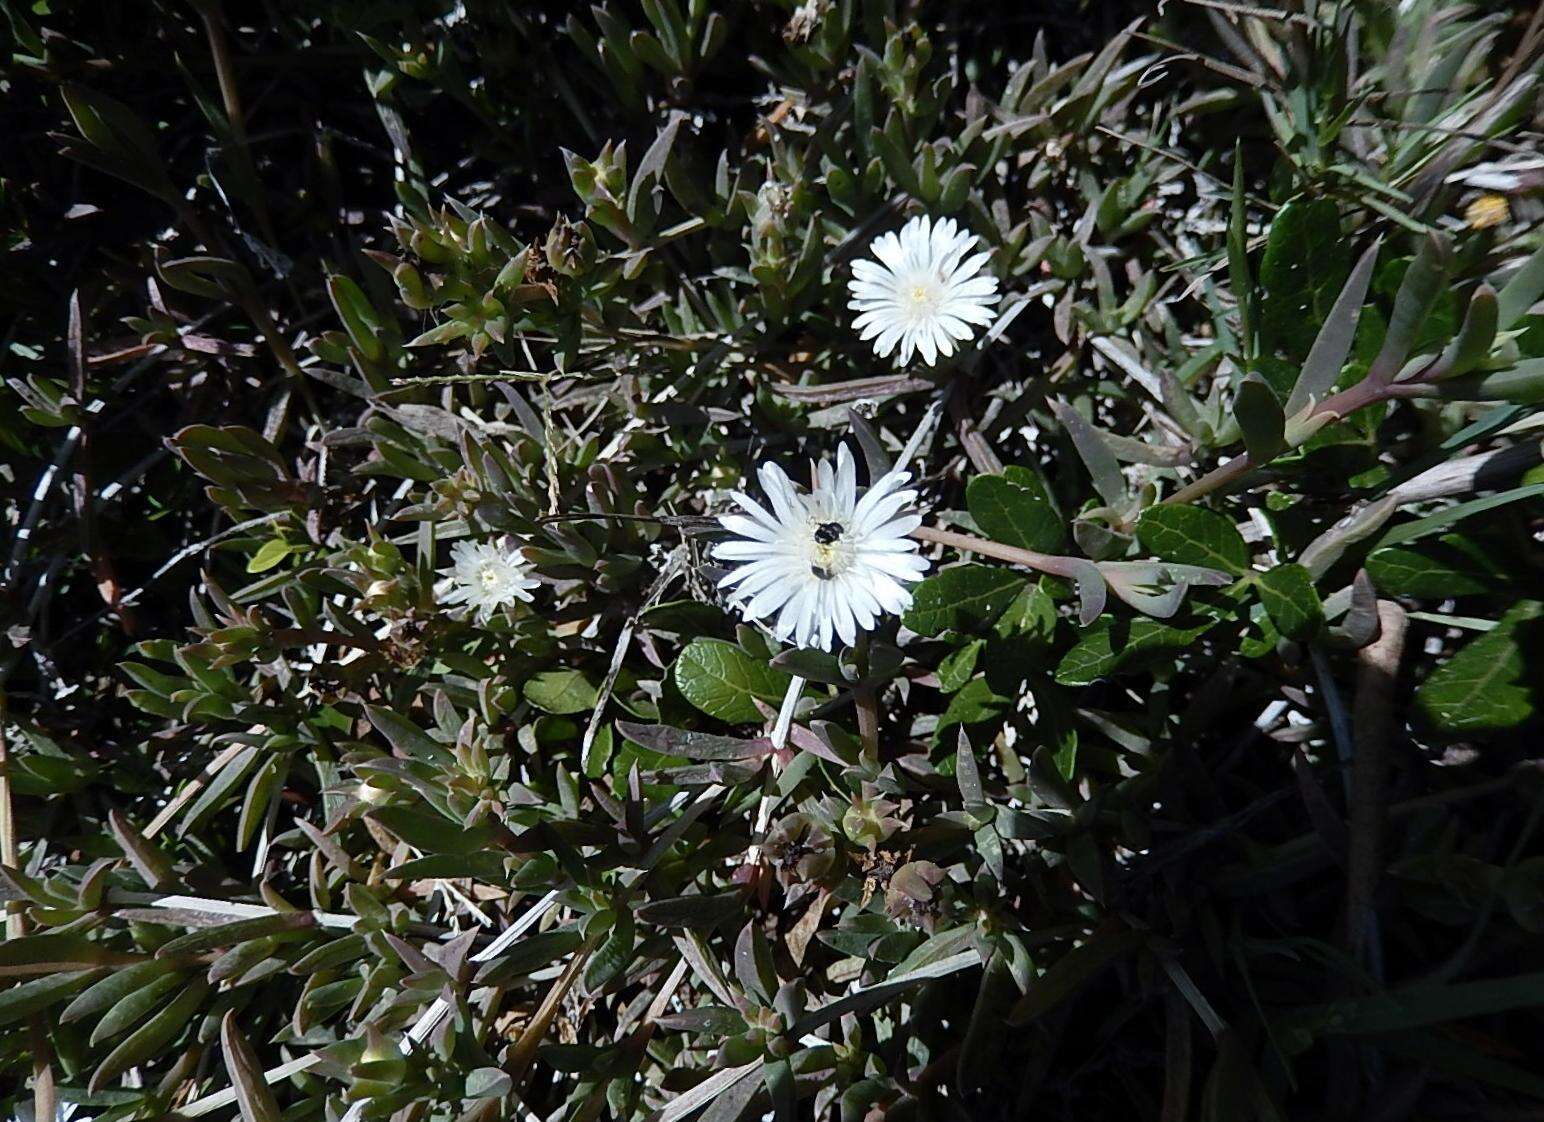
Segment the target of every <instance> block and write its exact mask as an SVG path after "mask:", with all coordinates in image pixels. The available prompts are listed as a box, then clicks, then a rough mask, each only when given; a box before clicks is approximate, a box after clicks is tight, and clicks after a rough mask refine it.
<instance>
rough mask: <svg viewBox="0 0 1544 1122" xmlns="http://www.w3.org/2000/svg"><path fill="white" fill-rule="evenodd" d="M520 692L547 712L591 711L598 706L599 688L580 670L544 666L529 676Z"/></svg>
mask: <svg viewBox="0 0 1544 1122" xmlns="http://www.w3.org/2000/svg"><path fill="white" fill-rule="evenodd" d="M520 692H521V693H522V694H524V695H525V699H526V700H527V701H529V702H530V703H531V704H532V705H534V706H536V708H538V709H545V710H546V711H547V712H548V713H588V712H589V711H590V710H591V709H594V708H595V698H596V696H597V695H596V690H595V687H594V686H593V685H591V684H590V682H589V679H587V678H586V677H585V676H584V675H583V674H582V673H580V672H579V671H578V670H544V671H542V672H541V673H540V674H537V675H535V676H534V677H531V678H528V679H526V682H525V685H524V686H522V687H521V689H520Z"/></svg>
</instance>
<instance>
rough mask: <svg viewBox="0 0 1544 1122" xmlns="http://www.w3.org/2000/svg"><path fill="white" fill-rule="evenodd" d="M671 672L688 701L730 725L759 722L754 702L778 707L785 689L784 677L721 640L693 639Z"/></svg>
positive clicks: (785, 676)
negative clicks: (758, 701)
mask: <svg viewBox="0 0 1544 1122" xmlns="http://www.w3.org/2000/svg"><path fill="white" fill-rule="evenodd" d="M671 673H672V675H673V677H674V678H675V684H676V687H677V688H678V689H679V690H680V691H681V694H682V696H683V697H685V698H686V700H687V701H689V702H691V703H692V704H693V705H695V706H696V707H697V708H698V709H701V710H702V711H703V712H704V713H706V714H708V716H710V717H717V718H718V719H719V720H721V721H728V722H730V723H731V724H745V723H747V722H759V721H760V720H761V710H759V709H757V708H756V699H757V698H760V699H761V700H762V701H765V702H766V703H767V704H769V705H778V704H780V703H781V702H782V700H783V693H784V692H785V691H786V690H787V688H788V675H787V674H784V673H782V672H781V671H778V670H774V669H773V668H772V667H770V666H768V665H767V664H766V663H765V662H760V661H758V660H756V659H754V658H751V656H750V655H748V654H746V653H745V652H744V651H742V650H741V649H740V648H739V647H737V646H735V645H734V644H733V643H726V642H725V641H724V640H722V639H703V638H698V639H693V640H692V641H691V642H690V643H688V644H687V645H686V649H685V650H683V651H682V652H681V653H680V655H678V656H677V658H676V661H675V666H674V668H673V669H672V672H671Z"/></svg>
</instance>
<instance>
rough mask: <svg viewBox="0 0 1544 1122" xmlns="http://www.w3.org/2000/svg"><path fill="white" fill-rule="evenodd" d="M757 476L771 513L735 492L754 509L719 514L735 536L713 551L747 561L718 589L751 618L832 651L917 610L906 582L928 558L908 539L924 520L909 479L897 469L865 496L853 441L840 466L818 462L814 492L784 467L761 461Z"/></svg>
mask: <svg viewBox="0 0 1544 1122" xmlns="http://www.w3.org/2000/svg"><path fill="white" fill-rule="evenodd" d="M757 475H758V476H759V478H760V479H761V489H762V491H763V492H765V494H766V497H767V501H768V503H770V504H771V508H772V509H771V511H768V510H767V509H766V508H765V507H763V506H762V505H761V504H760V503H758V502H757V501H756V500H755V499H753V498H751V497H750V496H749V495H746V494H744V493H742V492H739V491H735V492H732V494H733V496H734V500H735V502H736V503H738V504H739V505H740V507H741V508H742V509H743V510H744V511H745V512H746V513H745V514H725V515H723V516H721V517H720V518H719V522H720V523H721V524H722V525H723V527H724V529H726V530H728V531H730V533H732V534H734V535H735V536H736V540H734V541H728V542H721V543H720V544H718V545H716V546H714V547H713V556H715V557H718V558H721V559H723V560H725V561H735V562H741V564H738V565H737V566H736V567H735V568H734V570H733V571H732V572H730V573H729V575H728V576H726V577H724V579H723V580H721V581H720V582H719V587H720V588H725V589H729V590H730V593H729V600H730V603H732V604H734V605H735V606H736V607H737V608H739V610H740V613H741V614H742V615H743V616H744V617H745V618H746V619H749V620H760V619H773V622H772V625H771V626H772V631H773V634H775V635H776V636H777V637H778V638H779V639H782V640H785V641H786V640H788V639H792V640H793V641H794V642H795V643H797V644H798V645H799V646H801V647H818V648H820V649H821V650H826V651H828V650H830V649H831V639H832V635H833V634H835V635H836V636H839V637H840V638H841V640H842V641H843V642H844V643H847V644H849V645H850V644H852V643H855V642H857V639H858V633H859V632H860V631H869V630H872V629H873V627H874V625H875V624H876V623H877V622H878V621H879V619H880V617H881V616H883V615H884V614H885V613H886V612H896V613H899V612H903V611H905V610H906V609H907V608H908V607H910V606H911V591H910V590H909V589H908V588H907V587H906V586H907V584H909V583H911V582H913V581H917V580H920V579H922V574H923V573H925V572H926V571H927V566H928V563H927V561H926V560H925V559H924V558H921V557H918V556H917V552H916V551H917V546H918V543H917V542H916V540H915V539H913V538H911V537H908V535H909V534H910V533H911V532H912V531H913V530H915V529H916V528H917V527H918V526H920V525H922V518H921V516H920V515H918V514H917V513H915V511H914V509H913V507H914V504H915V503H916V500H917V493H916V492H915V491H912V490H903V487H904V485H905V484H906V482H907V481H908V480H909V479H910V478H911V476H910V475H908V474H907V473H906V472H897V471H892V472H890V473H888V474H887V475H885V476H884V477H883V478H881V479H879V480H878V481H876V482H875V483H874V484H873V486H871V487H870V488H869V489H868V490H867V491H866V492H865V493H864V495H863V497H862V498H861V499H860V498H858V485H857V470H856V468H854V466H853V460H852V453H851V452H849V451H848V450H847V447H846V445H843V446H842V447H841V448H840V449H839V450H838V451H837V456H836V469H835V470H834V471H833V470H832V468H831V464H830V462H829V461H823V462H821V463H819V464H816V465H814V466H813V476H814V487H813V489H812V490H810V491H809V492H807V493H806V492H802V491H799V490H798V489H796V488H795V487H794V485H793V483H792V482H791V481H790V480H789V478H788V476H787V475H785V474H784V473H783V469H782V468H780V467H778V466H777V465H776V464H770V463H769V464H762V465H761V467H760V469H758V471H757ZM773 617H775V618H773Z"/></svg>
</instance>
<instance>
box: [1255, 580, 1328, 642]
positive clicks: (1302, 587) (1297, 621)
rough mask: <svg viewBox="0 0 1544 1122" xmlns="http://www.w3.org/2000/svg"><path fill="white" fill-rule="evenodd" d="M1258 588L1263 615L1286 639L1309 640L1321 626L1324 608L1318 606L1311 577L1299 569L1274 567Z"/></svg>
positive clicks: (1317, 598) (1316, 594)
mask: <svg viewBox="0 0 1544 1122" xmlns="http://www.w3.org/2000/svg"><path fill="white" fill-rule="evenodd" d="M1259 584H1260V602H1261V603H1262V604H1264V605H1265V611H1266V614H1267V615H1269V616H1270V617H1271V622H1272V623H1274V624H1275V625H1276V629H1277V630H1278V631H1280V632H1281V633H1282V634H1283V635H1285V636H1286V637H1287V638H1288V639H1295V640H1297V641H1298V642H1303V641H1306V640H1308V639H1312V638H1313V637H1314V635H1315V634H1317V633H1318V631H1319V628H1320V627H1322V626H1323V625H1324V605H1323V604H1321V603H1320V602H1319V593H1318V592H1317V591H1316V590H1315V589H1314V586H1313V577H1311V576H1310V575H1309V573H1308V570H1307V569H1305V568H1303V567H1302V566H1301V565H1297V564H1293V563H1290V562H1289V563H1288V564H1285V565H1277V566H1276V567H1275V568H1274V569H1272V570H1271V571H1270V572H1268V573H1261V574H1260V578H1259Z"/></svg>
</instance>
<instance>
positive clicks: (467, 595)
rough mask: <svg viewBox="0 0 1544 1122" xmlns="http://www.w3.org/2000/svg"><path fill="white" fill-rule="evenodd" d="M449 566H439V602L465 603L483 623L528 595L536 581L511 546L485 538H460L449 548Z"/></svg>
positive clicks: (527, 597)
mask: <svg viewBox="0 0 1544 1122" xmlns="http://www.w3.org/2000/svg"><path fill="white" fill-rule="evenodd" d="M450 560H451V566H450V568H448V569H441V570H440V575H441V576H442V577H444V578H445V579H444V581H442V582H441V584H440V586H439V587H438V588H436V590H435V591H436V594H437V595H438V596H439V600H440V603H442V604H469V605H470V606H471V607H472V608H473V609H475V611H476V615H477V618H478V619H479V620H481V621H482V622H484V623H486V622H487V621H488V620H489V619H490V618H492V616H493V613H494V612H496V611H498V610H499V609H500V608H502V607H504V606H505V605H507V604H512V603H514V602H515V601H516V600H527V601H529V600H530V599H531V591H530V590H531V589H533V588H535V587H537V584H538V582H537V581H534V580H531V579H530V578H529V577H528V576H527V575H526V572H527V570H526V566H525V560H524V559H523V558H522V557H521V556H520V554H518V553H516V552H515V551H514V550H513V549H505V548H503V547H501V546H497V545H490V544H489V543H487V542H469V541H460V542H457V543H456V544H455V546H454V547H453V548H452V549H451V551H450Z"/></svg>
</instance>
